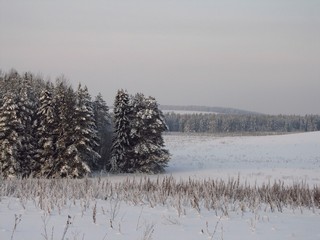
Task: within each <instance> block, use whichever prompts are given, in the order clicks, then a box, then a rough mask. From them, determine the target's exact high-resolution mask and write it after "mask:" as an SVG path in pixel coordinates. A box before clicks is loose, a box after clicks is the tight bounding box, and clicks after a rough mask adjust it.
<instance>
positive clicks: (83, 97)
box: [71, 85, 100, 177]
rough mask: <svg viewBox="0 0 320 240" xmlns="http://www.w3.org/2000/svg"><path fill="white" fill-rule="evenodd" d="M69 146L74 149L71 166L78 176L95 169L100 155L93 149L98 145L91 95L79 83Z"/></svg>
mask: <svg viewBox="0 0 320 240" xmlns="http://www.w3.org/2000/svg"><path fill="white" fill-rule="evenodd" d="M73 122H74V125H73V134H72V140H73V144H72V145H71V147H72V148H73V149H74V154H75V155H74V157H73V168H74V170H73V171H74V172H76V173H77V177H78V176H84V175H86V174H87V173H89V172H91V169H96V168H97V164H98V160H99V159H100V155H99V154H98V153H97V152H96V151H95V149H96V148H97V146H98V143H97V140H98V137H97V130H96V126H95V122H94V114H93V109H92V103H91V97H90V95H89V92H88V89H87V87H84V88H82V87H81V85H79V87H78V90H77V94H76V107H75V114H74V121H73Z"/></svg>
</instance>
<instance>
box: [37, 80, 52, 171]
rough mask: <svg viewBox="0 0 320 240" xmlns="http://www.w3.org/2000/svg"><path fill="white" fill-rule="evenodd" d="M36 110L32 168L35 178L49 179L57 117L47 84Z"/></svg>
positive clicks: (49, 85) (50, 88) (50, 87)
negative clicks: (33, 162)
mask: <svg viewBox="0 0 320 240" xmlns="http://www.w3.org/2000/svg"><path fill="white" fill-rule="evenodd" d="M39 101H40V103H39V107H38V110H37V122H36V129H37V131H36V137H37V139H38V144H37V146H38V149H37V154H36V160H37V164H36V165H35V166H34V172H35V176H38V177H40V176H43V177H49V176H52V175H53V172H52V171H53V169H54V164H55V157H56V142H57V135H56V132H57V123H58V121H57V117H56V112H55V104H54V98H53V86H52V84H50V83H48V84H47V87H46V89H44V90H43V91H42V93H41V95H40V99H39Z"/></svg>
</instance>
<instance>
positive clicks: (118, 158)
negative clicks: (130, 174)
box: [110, 90, 132, 172]
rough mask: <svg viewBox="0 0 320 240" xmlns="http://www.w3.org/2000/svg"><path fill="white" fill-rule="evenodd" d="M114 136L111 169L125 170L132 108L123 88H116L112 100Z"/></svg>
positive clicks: (129, 149) (129, 143) (114, 170)
mask: <svg viewBox="0 0 320 240" xmlns="http://www.w3.org/2000/svg"><path fill="white" fill-rule="evenodd" d="M113 111H114V136H113V140H112V147H111V160H110V163H111V171H112V172H127V169H128V168H130V167H128V165H129V162H130V155H129V154H130V153H131V150H132V146H131V142H130V128H131V126H130V120H129V115H130V114H131V112H132V108H131V106H130V104H129V95H128V93H127V92H126V91H125V90H118V92H117V95H116V97H115V101H114V109H113Z"/></svg>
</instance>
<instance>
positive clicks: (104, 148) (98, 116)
mask: <svg viewBox="0 0 320 240" xmlns="http://www.w3.org/2000/svg"><path fill="white" fill-rule="evenodd" d="M93 112H94V119H95V124H96V127H97V136H98V141H99V146H98V147H97V148H96V152H97V153H99V154H100V156H101V158H100V161H99V164H98V165H99V169H104V170H110V169H111V164H110V149H111V142H112V141H111V140H112V126H111V116H110V114H109V107H108V106H107V104H106V102H105V101H104V100H103V97H102V95H101V93H99V94H98V95H97V96H96V98H95V101H94V102H93Z"/></svg>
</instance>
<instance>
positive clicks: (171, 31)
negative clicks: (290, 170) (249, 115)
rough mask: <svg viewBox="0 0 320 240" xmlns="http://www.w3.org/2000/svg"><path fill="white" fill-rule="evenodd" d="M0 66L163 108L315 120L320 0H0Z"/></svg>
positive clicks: (319, 96) (319, 102) (319, 87)
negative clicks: (121, 93) (121, 92)
mask: <svg viewBox="0 0 320 240" xmlns="http://www.w3.org/2000/svg"><path fill="white" fill-rule="evenodd" d="M0 68H1V69H2V70H3V71H8V70H9V69H11V68H15V69H17V70H18V71H19V72H22V71H31V72H34V73H42V74H43V75H44V76H45V77H46V76H50V77H51V79H53V80H54V79H55V78H56V77H57V76H59V75H61V74H64V75H65V76H66V77H67V78H68V79H69V80H70V82H71V83H72V84H73V85H74V86H77V83H78V82H81V83H82V84H85V85H87V86H88V87H89V90H90V92H91V93H92V94H97V93H98V92H101V93H102V94H103V96H104V98H105V100H106V101H107V103H108V104H109V105H111V104H113V99H114V96H115V94H116V91H117V89H119V88H125V89H127V90H128V91H129V93H132V94H134V93H136V92H143V93H145V94H146V95H152V96H154V97H156V99H157V100H158V102H159V103H160V104H175V105H208V106H221V107H233V108H241V109H245V110H252V111H258V112H263V113H271V114H279V113H283V114H307V113H308V114H309V113H317V114H320V0H101V1H100V0H91V1H84V0H54V1H53V0H52V1H51V0H50V1H49V0H28V1H25V0H20V1H18V0H0Z"/></svg>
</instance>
